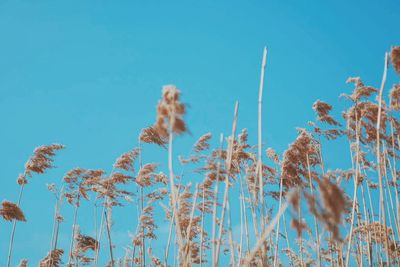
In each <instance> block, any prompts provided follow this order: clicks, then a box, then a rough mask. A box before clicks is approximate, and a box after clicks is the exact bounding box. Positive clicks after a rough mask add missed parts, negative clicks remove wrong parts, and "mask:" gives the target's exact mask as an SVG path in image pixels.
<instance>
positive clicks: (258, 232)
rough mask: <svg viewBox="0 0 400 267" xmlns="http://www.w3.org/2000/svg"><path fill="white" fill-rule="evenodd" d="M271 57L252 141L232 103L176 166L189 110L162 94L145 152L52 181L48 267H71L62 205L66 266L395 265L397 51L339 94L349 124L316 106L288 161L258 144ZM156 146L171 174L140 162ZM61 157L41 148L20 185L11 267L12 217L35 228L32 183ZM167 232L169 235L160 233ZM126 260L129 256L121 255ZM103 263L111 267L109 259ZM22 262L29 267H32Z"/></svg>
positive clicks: (171, 93) (398, 222) (6, 211)
mask: <svg viewBox="0 0 400 267" xmlns="http://www.w3.org/2000/svg"><path fill="white" fill-rule="evenodd" d="M266 57H267V50H266V49H264V51H263V57H262V62H261V77H260V78H261V79H260V86H259V91H258V93H259V94H258V113H257V118H258V131H257V142H256V143H255V144H251V143H250V141H249V140H252V139H255V136H250V133H249V132H248V131H247V129H241V130H240V129H239V130H238V125H239V124H238V119H239V116H240V114H239V108H238V107H239V102H236V105H235V108H234V114H233V122H232V131H231V133H230V134H229V135H228V137H227V138H225V139H224V135H223V134H221V135H220V142H219V145H218V146H217V147H214V143H213V142H214V140H213V139H212V136H213V135H212V134H211V133H210V132H207V133H205V134H203V135H202V136H200V138H199V139H198V140H197V141H196V142H195V143H194V145H193V146H189V148H188V150H190V153H189V154H188V155H185V156H184V157H183V156H179V157H178V159H179V162H178V161H177V162H174V159H175V158H176V155H175V154H174V147H173V144H174V140H175V138H177V137H178V136H180V135H182V134H184V133H188V132H189V130H188V126H187V122H186V121H185V119H184V115H185V114H186V105H185V104H184V103H183V102H182V101H181V97H182V96H181V92H180V90H179V89H178V88H177V87H176V86H174V85H167V86H164V87H163V90H162V95H161V99H160V100H159V102H158V104H157V109H156V121H155V123H154V124H153V125H151V126H149V127H147V128H144V129H143V130H142V131H141V132H140V134H139V137H138V141H139V144H138V148H134V149H131V150H129V151H128V152H126V153H124V154H122V155H121V156H120V157H118V158H117V160H116V161H115V163H114V164H113V165H112V171H111V172H110V173H107V172H105V171H103V170H98V169H85V168H80V167H78V168H74V169H72V170H70V171H69V172H67V173H66V174H65V176H64V177H63V179H62V184H61V185H57V184H50V185H48V189H49V191H50V192H52V193H53V194H54V197H55V208H54V209H55V212H54V217H53V228H52V240H51V243H50V250H49V252H48V254H47V256H46V257H45V258H44V259H43V260H42V261H40V263H39V266H46V267H57V266H61V264H63V259H62V257H63V253H64V250H63V249H62V248H59V247H58V246H59V245H58V236H59V233H60V232H63V233H64V232H66V230H67V229H63V225H64V224H61V222H62V221H63V217H62V215H61V206H62V202H63V200H66V201H67V202H68V203H69V204H70V206H71V209H72V212H73V222H72V233H71V237H70V238H71V239H70V242H71V243H70V245H69V250H68V253H65V255H64V257H67V260H66V261H65V264H66V265H67V266H79V265H81V266H82V265H93V266H99V265H101V266H104V265H106V266H110V267H111V266H112V267H114V266H118V267H120V266H121V267H122V266H123V267H133V266H165V267H167V266H195V265H200V266H203V265H204V266H228V265H229V266H274V267H276V266H300V267H303V266H304V267H305V266H340V267H344V266H346V267H347V266H355V265H357V266H367V265H368V266H390V265H395V266H397V265H399V264H400V242H399V235H400V217H399V213H400V201H399V192H398V191H399V188H398V175H399V171H398V167H397V165H398V164H397V160H398V159H399V158H400V121H399V120H398V114H397V112H398V111H399V110H400V84H394V85H393V86H392V88H391V90H390V92H389V93H388V94H386V91H385V87H386V78H387V76H388V75H389V74H391V73H390V70H392V69H393V70H394V72H393V74H394V73H397V74H399V73H400V47H399V46H397V47H393V48H392V49H391V51H390V53H386V54H385V61H384V70H383V77H382V81H381V84H380V86H379V87H374V86H370V85H366V84H365V83H364V81H363V80H362V79H361V78H360V77H350V78H348V79H347V83H348V84H350V85H351V86H354V88H353V89H352V91H350V92H348V93H345V94H342V95H341V97H342V98H344V100H345V101H346V102H345V103H346V108H345V109H344V110H343V111H342V113H341V115H342V116H336V115H335V114H336V113H335V112H336V110H335V109H334V107H333V106H332V105H331V104H329V103H327V102H325V101H322V100H316V101H315V102H314V104H313V105H312V109H313V110H314V111H315V113H316V118H315V120H313V121H310V122H308V123H307V124H305V125H304V127H303V128H298V129H297V137H296V138H295V140H294V141H293V142H291V143H290V144H289V146H288V147H287V149H286V150H285V151H283V152H282V153H278V152H277V151H276V150H274V149H273V148H268V149H265V148H266V147H264V144H263V141H265V140H263V127H262V103H263V91H264V81H265V73H264V72H265V66H266ZM390 63H391V65H389V64H390ZM328 142H330V143H333V144H335V145H338V146H339V145H340V146H344V147H345V149H347V150H348V151H349V153H348V155H334V156H339V157H341V160H342V161H345V160H346V158H348V162H347V166H348V167H347V169H338V168H334V166H328V165H331V164H332V161H331V160H328V161H325V157H324V155H326V153H329V151H326V150H327V149H325V148H326V147H329V146H326V144H327V143H328ZM267 143H268V140H267ZM147 144H153V145H157V146H158V147H159V148H160V150H161V152H162V153H165V158H166V160H167V161H168V166H167V167H164V165H163V164H162V162H154V161H150V162H145V161H144V158H145V157H146V156H147V155H146V154H143V153H144V152H145V151H146V145H147ZM62 148H63V146H62V145H58V144H54V145H50V146H42V147H39V148H37V149H35V151H34V155H33V156H32V157H31V158H30V159H29V161H28V162H27V163H26V165H25V170H24V172H23V174H21V175H20V176H19V178H18V184H19V185H20V195H19V198H18V201H17V203H13V202H9V201H6V200H4V201H3V203H2V207H1V208H0V215H1V216H2V217H3V219H4V220H6V221H11V222H13V228H12V235H11V241H10V250H9V256H8V263H7V266H8V267H9V266H10V259H11V253H12V245H13V240H14V235H15V225H16V221H26V219H25V216H24V213H23V212H22V210H21V208H20V204H21V198H22V193H23V188H24V186H25V185H26V184H27V183H28V179H29V178H30V177H31V176H32V175H33V174H35V173H36V174H42V173H44V172H45V171H46V170H47V169H49V168H52V167H53V157H54V156H55V153H56V152H57V151H58V150H60V149H62ZM263 153H266V154H263ZM328 155H329V154H328ZM330 156H332V155H330ZM174 163H175V164H174ZM345 163H346V162H345ZM178 166H180V167H181V170H180V172H179V175H178V172H177V168H178ZM83 201H85V205H89V206H90V207H92V208H93V210H94V216H93V225H94V228H95V229H93V232H94V233H95V234H93V237H92V236H89V235H84V234H82V233H81V232H80V229H79V226H78V221H80V220H81V218H80V216H78V215H79V214H80V213H81V212H82V211H81V209H83V208H81V206H82V204H83ZM122 206H123V209H124V210H127V213H126V214H127V218H131V217H132V216H134V217H135V218H134V219H135V220H134V221H133V224H132V227H131V229H130V230H131V232H132V233H133V234H132V236H131V240H132V241H131V243H130V244H126V247H122V248H121V247H118V246H116V243H113V224H114V221H115V220H117V219H120V218H113V208H114V207H122ZM132 207H133V208H135V210H134V212H135V213H133V211H132V209H131V208H132ZM99 210H100V212H98V211H99ZM132 214H133V215H132ZM160 214H162V215H164V217H162V216H161V215H160ZM124 219H126V218H124ZM163 224H165V225H166V226H167V228H168V234H163V235H160V231H159V226H160V225H163ZM103 232H104V233H105V234H106V236H107V240H106V241H104V242H102V241H101V240H102V236H103ZM103 239H104V238H103ZM107 241H108V242H107ZM114 242H115V241H114ZM101 245H103V248H104V247H108V249H107V250H106V249H101V248H102V246H101ZM119 251H122V252H123V255H124V256H122V257H120V258H118V254H117V253H116V252H119ZM160 251H162V252H161V254H160V255H157V254H158V253H160ZM105 260H106V261H107V264H105V263H102V262H101V261H105ZM19 266H27V260H25V259H24V260H22V261H21V263H20V264H19Z"/></svg>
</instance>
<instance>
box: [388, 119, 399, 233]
mask: <svg viewBox="0 0 400 267" xmlns="http://www.w3.org/2000/svg"><path fill="white" fill-rule="evenodd" d="M390 133H391V141H392V142H391V145H392V150H393V151H396V148H395V147H396V145H395V139H394V132H393V121H392V120H391V121H390ZM398 141H399V140H397V142H398ZM398 145H400V143H398ZM391 169H392V179H393V184H394V185H397V168H396V157H393V165H392V168H391ZM394 192H395V197H396V211H397V218H396V222H397V225H399V224H400V217H399V213H400V204H399V192H398V191H397V189H395V190H394ZM397 235H398V236H399V237H400V229H398V232H397Z"/></svg>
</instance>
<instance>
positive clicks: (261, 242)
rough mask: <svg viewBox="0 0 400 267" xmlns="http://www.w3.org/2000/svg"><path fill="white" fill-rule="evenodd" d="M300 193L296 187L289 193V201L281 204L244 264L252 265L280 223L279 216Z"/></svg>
mask: <svg viewBox="0 0 400 267" xmlns="http://www.w3.org/2000/svg"><path fill="white" fill-rule="evenodd" d="M299 193H300V192H299V189H296V190H294V191H293V192H291V193H289V195H288V196H287V201H286V202H285V203H284V204H283V205H282V206H281V208H280V209H279V211H278V213H277V214H276V215H275V217H274V218H273V219H272V220H271V222H270V224H269V225H268V226H267V227H266V228H265V229H264V231H263V232H262V234H261V237H260V238H259V239H258V240H257V242H256V244H255V246H254V248H253V249H252V250H251V252H250V254H249V255H247V256H246V258H245V259H244V263H243V266H250V263H251V261H252V260H253V259H254V257H255V256H256V254H257V252H258V251H259V250H260V249H261V247H262V246H263V245H264V242H265V240H266V239H267V238H268V236H269V235H270V234H271V232H272V231H273V230H274V228H275V226H276V224H277V223H278V220H279V218H280V217H281V216H282V215H283V213H284V212H285V210H286V209H287V208H288V207H289V203H291V202H292V201H293V198H294V197H295V196H296V195H297V194H299Z"/></svg>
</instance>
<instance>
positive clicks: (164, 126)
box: [154, 85, 187, 138]
mask: <svg viewBox="0 0 400 267" xmlns="http://www.w3.org/2000/svg"><path fill="white" fill-rule="evenodd" d="M180 94H181V92H180V91H179V90H178V89H177V88H176V86H175V85H166V86H164V87H163V92H162V98H161V100H160V101H159V102H158V105H157V122H156V124H155V126H154V128H155V129H156V131H157V132H158V134H159V135H160V136H161V137H163V138H167V137H168V134H169V127H170V128H171V130H172V132H174V133H176V134H181V133H184V132H186V131H187V129H186V125H185V122H184V121H183V115H184V114H185V105H184V104H182V103H181V102H180V101H179V98H180Z"/></svg>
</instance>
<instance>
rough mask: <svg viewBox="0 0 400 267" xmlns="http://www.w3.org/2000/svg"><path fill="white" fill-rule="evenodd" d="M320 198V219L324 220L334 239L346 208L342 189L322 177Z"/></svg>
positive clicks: (337, 235)
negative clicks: (322, 207) (321, 209)
mask: <svg viewBox="0 0 400 267" xmlns="http://www.w3.org/2000/svg"><path fill="white" fill-rule="evenodd" d="M319 188H320V192H321V198H322V202H323V205H324V209H323V210H324V211H323V213H322V216H321V217H322V220H323V221H324V222H325V224H326V226H327V228H328V230H330V231H331V232H332V234H333V237H334V238H335V239H339V225H340V223H341V217H342V214H343V213H344V212H345V210H346V199H345V197H344V195H343V192H342V190H341V189H340V188H339V187H338V186H337V185H336V184H333V183H331V182H330V181H329V179H327V178H324V179H323V180H322V181H320V182H319Z"/></svg>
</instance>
